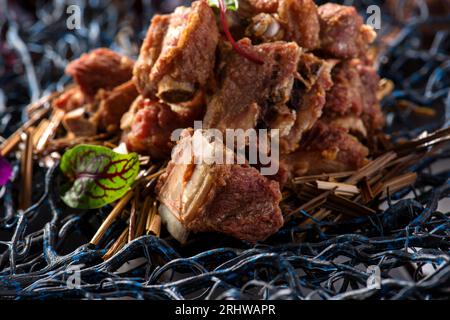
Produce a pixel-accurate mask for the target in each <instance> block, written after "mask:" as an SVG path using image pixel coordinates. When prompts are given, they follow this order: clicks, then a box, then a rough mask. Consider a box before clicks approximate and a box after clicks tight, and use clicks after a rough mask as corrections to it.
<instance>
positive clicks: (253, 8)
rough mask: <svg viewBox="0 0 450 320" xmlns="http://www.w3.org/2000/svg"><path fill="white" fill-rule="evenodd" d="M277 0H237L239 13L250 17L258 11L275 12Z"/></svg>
mask: <svg viewBox="0 0 450 320" xmlns="http://www.w3.org/2000/svg"><path fill="white" fill-rule="evenodd" d="M278 1H279V0H241V1H239V10H238V13H239V15H241V16H243V17H251V16H254V15H257V14H258V13H276V12H277V9H278Z"/></svg>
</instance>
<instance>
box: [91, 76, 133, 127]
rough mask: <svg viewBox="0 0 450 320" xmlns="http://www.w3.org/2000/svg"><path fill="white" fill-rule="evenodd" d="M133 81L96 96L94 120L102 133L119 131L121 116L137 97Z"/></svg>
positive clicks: (102, 91)
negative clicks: (96, 103) (96, 105)
mask: <svg viewBox="0 0 450 320" xmlns="http://www.w3.org/2000/svg"><path fill="white" fill-rule="evenodd" d="M138 95H139V94H138V92H137V89H136V86H135V85H134V83H133V81H131V80H130V81H127V82H125V83H124V84H121V85H120V86H117V87H115V88H114V89H113V90H110V91H107V90H100V91H99V92H98V94H97V96H96V99H97V100H98V101H99V102H98V110H97V111H96V112H95V115H94V118H95V121H96V122H97V123H98V127H99V129H100V130H102V131H106V132H116V131H118V130H120V121H121V119H122V116H123V115H124V114H125V113H126V112H127V111H129V109H130V106H131V104H132V103H133V102H134V101H135V100H136V98H137V96H138Z"/></svg>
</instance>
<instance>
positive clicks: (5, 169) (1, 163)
mask: <svg viewBox="0 0 450 320" xmlns="http://www.w3.org/2000/svg"><path fill="white" fill-rule="evenodd" d="M11 176H12V166H11V164H10V163H9V162H8V160H6V159H5V158H3V157H2V156H0V186H4V185H5V184H7V183H8V181H9V179H11Z"/></svg>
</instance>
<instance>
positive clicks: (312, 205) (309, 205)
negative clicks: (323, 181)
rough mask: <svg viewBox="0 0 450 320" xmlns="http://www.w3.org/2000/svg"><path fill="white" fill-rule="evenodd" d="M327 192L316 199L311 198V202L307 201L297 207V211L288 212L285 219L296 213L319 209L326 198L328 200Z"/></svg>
mask: <svg viewBox="0 0 450 320" xmlns="http://www.w3.org/2000/svg"><path fill="white" fill-rule="evenodd" d="M328 195H329V192H324V193H322V194H320V195H318V196H317V197H314V198H312V199H311V200H309V201H307V202H306V203H304V204H302V205H301V206H300V207H298V208H297V209H294V210H292V211H290V212H288V213H287V214H286V217H289V216H291V215H292V214H294V213H297V212H299V211H302V210H304V211H307V212H308V211H312V210H314V209H316V208H318V207H320V206H321V205H323V204H324V203H326V202H327V198H328Z"/></svg>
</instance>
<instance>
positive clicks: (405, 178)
mask: <svg viewBox="0 0 450 320" xmlns="http://www.w3.org/2000/svg"><path fill="white" fill-rule="evenodd" d="M416 180H417V174H416V173H415V172H408V173H405V174H403V175H401V176H398V177H395V178H393V179H391V180H389V181H387V182H385V184H384V188H383V189H384V190H383V194H382V197H383V198H385V197H387V193H388V190H389V193H390V194H392V193H395V192H397V191H400V190H401V189H403V188H405V187H407V186H410V185H413V184H414V183H416Z"/></svg>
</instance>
